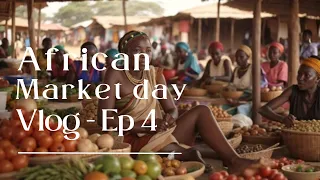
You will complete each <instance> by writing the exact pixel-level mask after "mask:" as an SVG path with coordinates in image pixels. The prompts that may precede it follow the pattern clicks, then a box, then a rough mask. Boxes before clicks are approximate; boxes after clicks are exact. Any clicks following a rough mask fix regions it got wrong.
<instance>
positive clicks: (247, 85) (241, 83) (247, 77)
mask: <svg viewBox="0 0 320 180" xmlns="http://www.w3.org/2000/svg"><path fill="white" fill-rule="evenodd" d="M238 70H239V68H236V69H235V71H234V77H233V82H232V83H233V84H234V85H235V87H236V88H237V89H242V90H245V89H252V73H251V72H252V65H251V64H250V66H249V67H248V70H247V72H246V73H245V74H244V75H243V76H242V77H241V78H239V76H238Z"/></svg>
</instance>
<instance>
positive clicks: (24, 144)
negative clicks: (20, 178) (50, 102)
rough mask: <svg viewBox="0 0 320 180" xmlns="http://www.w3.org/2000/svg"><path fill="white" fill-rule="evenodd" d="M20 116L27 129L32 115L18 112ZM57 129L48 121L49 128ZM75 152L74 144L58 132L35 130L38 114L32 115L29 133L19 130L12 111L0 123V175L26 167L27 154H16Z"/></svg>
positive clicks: (14, 113)
mask: <svg viewBox="0 0 320 180" xmlns="http://www.w3.org/2000/svg"><path fill="white" fill-rule="evenodd" d="M22 114H23V116H24V118H25V120H26V121H27V122H26V124H27V126H28V125H29V122H28V120H30V119H31V118H30V117H31V116H32V113H31V112H26V111H25V110H23V109H22ZM57 127H58V124H57V123H56V122H55V121H54V120H52V121H50V128H51V129H57ZM70 138H71V137H70ZM76 149H77V141H71V140H66V139H65V138H64V134H63V132H62V129H59V130H57V131H48V130H47V129H44V131H39V114H38V113H36V114H35V116H34V119H33V122H32V124H31V125H30V129H29V131H25V130H24V129H23V127H22V123H21V121H20V118H19V116H18V113H17V111H15V110H13V111H12V116H11V119H10V120H2V122H1V124H0V173H7V172H12V171H18V170H20V169H21V168H24V167H27V166H28V156H29V155H28V156H26V155H20V154H18V152H74V151H76ZM35 156H46V155H35Z"/></svg>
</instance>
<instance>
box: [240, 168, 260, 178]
mask: <svg viewBox="0 0 320 180" xmlns="http://www.w3.org/2000/svg"><path fill="white" fill-rule="evenodd" d="M256 172H257V170H255V169H250V168H247V169H245V170H244V171H243V175H244V177H246V178H247V177H252V176H254V175H255V174H256Z"/></svg>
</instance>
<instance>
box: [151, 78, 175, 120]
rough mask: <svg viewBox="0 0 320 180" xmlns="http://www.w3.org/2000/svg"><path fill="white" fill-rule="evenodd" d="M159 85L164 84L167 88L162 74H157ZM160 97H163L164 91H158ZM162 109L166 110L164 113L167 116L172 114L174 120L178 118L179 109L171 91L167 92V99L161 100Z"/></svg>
mask: <svg viewBox="0 0 320 180" xmlns="http://www.w3.org/2000/svg"><path fill="white" fill-rule="evenodd" d="M157 74H158V75H157V79H156V80H157V84H163V85H165V86H166V87H167V83H166V80H165V78H164V76H163V75H162V73H161V74H160V73H157ZM158 96H159V97H163V91H158ZM159 102H160V104H161V107H162V109H163V110H164V112H165V113H166V114H170V115H171V116H172V117H173V118H174V119H177V118H178V115H179V114H178V109H177V107H176V105H175V104H174V101H173V98H172V95H171V93H170V92H169V91H167V99H161V100H159Z"/></svg>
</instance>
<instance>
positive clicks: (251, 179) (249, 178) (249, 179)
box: [245, 176, 255, 180]
mask: <svg viewBox="0 0 320 180" xmlns="http://www.w3.org/2000/svg"><path fill="white" fill-rule="evenodd" d="M245 180H255V178H254V177H253V176H250V177H246V179H245Z"/></svg>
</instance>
